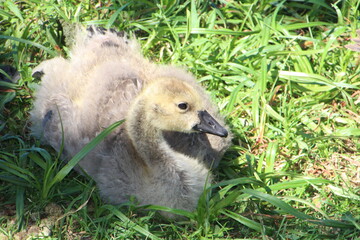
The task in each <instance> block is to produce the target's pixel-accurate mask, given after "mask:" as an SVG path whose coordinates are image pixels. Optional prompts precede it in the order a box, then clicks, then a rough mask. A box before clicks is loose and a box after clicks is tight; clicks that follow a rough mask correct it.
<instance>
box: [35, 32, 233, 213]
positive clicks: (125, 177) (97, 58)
mask: <svg viewBox="0 0 360 240" xmlns="http://www.w3.org/2000/svg"><path fill="white" fill-rule="evenodd" d="M139 49H140V48H139V45H138V44H137V42H136V41H135V40H129V39H128V38H127V37H126V36H124V35H123V34H122V33H119V32H115V31H113V30H104V29H99V28H94V27H90V28H89V29H88V30H87V31H83V30H82V31H79V33H78V34H77V37H76V41H75V44H74V46H73V48H72V51H71V54H70V56H71V57H70V59H68V60H66V59H64V58H62V57H56V58H54V59H51V60H48V61H45V62H43V63H41V64H40V65H39V66H38V67H37V68H35V69H34V76H35V75H36V76H41V80H42V81H41V85H40V86H39V88H38V89H37V91H36V94H35V96H36V99H35V102H34V107H33V109H32V111H31V112H30V114H31V122H32V127H31V128H32V132H33V134H34V135H35V136H37V137H38V138H40V139H41V140H42V141H43V142H44V143H45V144H49V145H51V146H52V147H53V148H54V149H55V150H56V151H61V148H62V147H61V145H62V141H63V142H64V148H63V149H62V157H63V158H64V159H65V160H66V159H69V158H71V157H72V156H74V155H75V154H76V153H77V152H78V151H80V150H81V149H82V148H83V147H84V146H85V145H86V144H87V143H88V142H89V141H91V139H93V138H94V137H95V136H96V135H98V134H99V133H100V132H101V131H102V130H103V129H104V128H106V127H107V126H109V125H110V124H112V123H114V122H115V121H118V120H122V119H126V121H125V124H122V125H121V126H120V127H119V128H117V129H116V130H115V131H113V132H112V133H111V134H110V135H109V136H108V137H106V138H105V139H104V141H102V142H101V143H100V144H99V145H97V147H96V148H94V149H93V150H92V152H90V153H89V154H88V155H87V156H86V157H85V158H84V159H82V160H81V161H80V162H79V164H78V165H79V166H78V167H77V170H79V171H85V172H86V173H87V174H88V175H89V176H91V177H92V178H93V179H94V180H95V182H96V183H97V186H98V188H99V191H100V194H101V196H102V198H103V199H104V200H105V201H107V202H109V203H111V204H121V203H124V202H127V201H128V200H129V196H135V197H136V199H137V201H138V202H139V203H140V204H142V205H147V204H154V205H160V206H166V207H170V208H175V209H183V210H187V211H193V210H194V209H195V208H196V206H197V202H198V199H199V196H200V195H201V193H202V192H203V190H204V188H205V187H206V186H207V185H208V184H209V183H210V181H211V174H210V169H211V168H213V167H216V166H217V165H218V163H219V161H220V159H221V157H222V156H223V154H224V152H225V150H226V149H227V148H228V147H229V145H230V142H231V134H229V130H228V127H227V126H226V125H225V124H224V119H223V118H222V117H221V116H220V115H219V113H218V110H217V108H216V106H215V105H214V104H212V103H211V101H210V99H209V97H208V95H207V94H206V93H205V91H204V90H203V89H202V88H201V87H200V85H198V84H197V82H196V80H195V78H194V77H193V76H192V75H191V74H189V73H188V72H186V71H184V70H182V69H180V68H177V67H173V66H161V65H158V64H154V63H151V62H149V61H148V60H146V59H145V58H144V57H143V56H142V55H141V54H140V50H139ZM162 214H163V215H164V216H167V217H170V218H172V217H175V216H174V215H172V214H167V213H163V212H162Z"/></svg>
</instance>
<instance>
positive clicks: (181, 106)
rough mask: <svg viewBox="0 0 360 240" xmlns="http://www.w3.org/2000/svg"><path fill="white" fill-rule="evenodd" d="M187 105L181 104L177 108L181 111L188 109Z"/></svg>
mask: <svg viewBox="0 0 360 240" xmlns="http://www.w3.org/2000/svg"><path fill="white" fill-rule="evenodd" d="M188 107H189V105H188V104H187V103H186V102H182V103H179V104H178V108H180V109H181V110H186V109H188Z"/></svg>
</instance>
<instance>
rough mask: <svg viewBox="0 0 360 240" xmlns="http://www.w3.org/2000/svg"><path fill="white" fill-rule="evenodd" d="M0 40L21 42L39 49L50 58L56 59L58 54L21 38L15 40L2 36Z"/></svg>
mask: <svg viewBox="0 0 360 240" xmlns="http://www.w3.org/2000/svg"><path fill="white" fill-rule="evenodd" d="M0 39H7V40H12V41H16V42H21V43H25V44H28V45H31V46H34V47H37V48H40V49H42V50H44V51H45V52H47V53H49V54H50V55H51V56H53V57H56V56H57V55H58V54H57V52H55V51H53V50H50V49H49V48H47V47H44V46H43V45H41V44H39V43H36V42H32V41H29V40H26V39H22V38H17V37H13V36H4V35H0Z"/></svg>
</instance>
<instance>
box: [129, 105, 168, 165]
mask: <svg viewBox="0 0 360 240" xmlns="http://www.w3.org/2000/svg"><path fill="white" fill-rule="evenodd" d="M126 124H127V125H126V127H127V131H128V133H129V137H130V138H131V141H132V143H133V145H134V148H135V149H136V151H137V153H138V154H139V155H140V156H141V158H142V159H143V160H144V161H145V162H146V164H147V165H149V166H153V165H154V164H155V165H158V164H159V165H160V166H161V165H162V166H163V165H164V164H165V163H167V164H169V163H170V162H169V161H171V158H170V159H169V155H170V156H171V154H172V152H173V150H172V149H171V148H170V146H169V145H168V144H167V142H166V140H165V139H164V137H163V133H162V131H161V130H160V129H158V128H156V127H155V126H154V125H152V124H151V121H149V119H148V118H147V116H146V111H145V110H144V108H143V105H142V103H141V102H137V103H136V108H135V109H130V114H129V115H128V119H127V121H126Z"/></svg>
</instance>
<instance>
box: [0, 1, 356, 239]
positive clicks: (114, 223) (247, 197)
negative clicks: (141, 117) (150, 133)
mask: <svg viewBox="0 0 360 240" xmlns="http://www.w3.org/2000/svg"><path fill="white" fill-rule="evenodd" d="M358 9H359V2H358V1H355V0H347V1H337V2H335V3H333V4H330V3H329V1H321V0H320V1H301V0H300V1H260V0H258V1H247V0H244V1H241V2H240V1H233V0H230V1H221V0H220V1H204V0H199V1H195V0H187V1H185V0H182V1H180V0H163V1H154V2H152V1H145V0H141V1H124V0H118V1H106V2H101V1H91V0H89V1H86V2H82V1H55V0H49V1H40V0H25V1H11V0H4V1H2V2H0V17H1V20H0V21H1V25H0V49H1V51H0V62H1V63H2V64H3V65H11V66H13V67H15V68H16V69H17V70H18V71H19V72H20V75H21V78H20V80H19V81H18V83H8V82H0V94H1V97H0V111H1V112H0V113H1V116H0V239H26V238H28V237H30V236H35V237H34V238H37V237H39V236H41V235H42V238H44V239H234V238H236V239H360V237H359V236H360V188H359V186H360V185H359V184H360V176H359V169H360V164H359V162H360V161H359V160H360V151H359V149H360V141H359V137H360V130H359V129H360V115H359V113H360V111H359V110H360V89H359V88H360V81H359V78H358V76H359V73H360V67H359V61H358V53H355V52H352V51H350V50H348V49H346V48H344V47H343V46H344V45H346V44H348V43H349V42H351V41H350V38H351V37H354V36H355V30H356V29H357V28H359V27H360V26H359V20H358V18H359V15H360V14H359V13H360V12H359V10H358ZM75 23H81V24H84V25H88V24H94V25H100V26H104V27H111V28H115V29H117V30H124V31H126V32H128V33H129V34H130V35H135V36H136V37H137V38H138V39H139V41H140V43H141V46H142V50H143V53H144V55H145V56H146V57H147V58H149V59H151V60H152V61H155V62H158V63H166V64H174V65H178V66H182V67H186V68H187V69H188V70H189V71H190V72H192V73H193V74H195V75H196V76H197V78H198V80H199V81H200V82H201V83H202V85H203V86H204V87H205V88H206V89H207V90H208V92H209V94H210V95H211V96H212V97H213V99H214V101H215V102H216V103H217V104H218V106H219V108H220V109H221V112H222V113H223V114H224V115H225V116H226V119H227V122H228V124H229V125H230V126H231V129H232V132H233V134H234V140H233V146H232V147H231V149H229V151H228V152H227V153H226V155H225V157H224V159H223V160H222V162H221V164H220V166H219V168H218V169H217V170H216V171H215V172H214V174H215V176H216V181H215V182H214V184H213V185H212V186H210V187H209V188H208V189H207V190H206V191H204V194H203V196H202V197H201V199H200V201H199V205H198V208H197V210H196V211H195V212H193V213H188V212H184V211H178V212H177V213H179V214H182V215H185V216H187V220H184V221H181V222H168V221H165V220H164V219H162V218H161V217H159V216H158V215H157V214H156V212H154V211H145V212H144V211H141V209H143V208H140V209H139V207H138V206H137V205H136V200H133V201H130V202H129V203H128V204H124V205H123V206H111V205H107V204H105V203H103V202H102V201H101V199H100V198H99V195H98V193H97V190H96V188H95V183H94V182H93V181H92V180H91V179H90V178H87V177H83V176H79V175H78V174H76V173H75V172H73V171H70V170H71V169H72V168H73V166H74V165H75V164H76V162H77V161H78V160H80V157H81V156H83V155H84V154H86V153H87V152H88V151H89V149H91V146H88V148H84V149H83V151H81V152H80V153H79V154H78V155H76V156H75V157H74V158H73V159H72V161H70V162H69V164H68V165H64V163H62V162H61V161H60V160H59V156H58V154H57V153H55V152H54V151H53V150H52V149H50V148H49V147H47V146H43V145H41V144H40V143H39V142H38V141H37V140H36V139H33V138H32V137H31V136H30V135H29V132H28V125H29V123H28V122H27V119H28V111H29V109H31V104H32V102H33V98H32V93H33V91H34V88H35V87H36V84H38V82H37V81H36V80H35V79H33V78H32V77H31V70H32V69H33V68H34V67H35V66H36V65H37V64H39V63H40V62H41V61H43V60H45V59H48V58H51V57H54V56H56V55H59V54H60V55H63V56H67V55H68V53H69V48H68V46H67V45H66V43H67V42H69V41H71V39H69V38H68V39H65V36H68V35H71V32H68V30H69V29H71V28H68V27H66V26H68V25H71V24H75ZM116 124H120V123H116ZM116 124H115V125H114V126H113V127H115V126H116ZM110 130H111V129H108V131H110ZM105 134H106V132H104V133H103V135H101V136H99V138H97V139H94V141H93V142H91V143H90V144H92V146H94V145H96V142H97V141H101V139H102V138H103V137H104V135H105ZM147 208H148V209H161V210H166V211H172V212H175V211H177V210H173V209H164V208H162V207H160V206H148V207H147ZM36 236H37V237H36ZM21 237H23V238H21Z"/></svg>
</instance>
